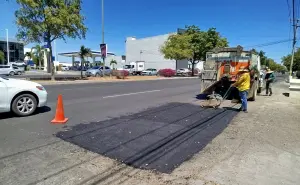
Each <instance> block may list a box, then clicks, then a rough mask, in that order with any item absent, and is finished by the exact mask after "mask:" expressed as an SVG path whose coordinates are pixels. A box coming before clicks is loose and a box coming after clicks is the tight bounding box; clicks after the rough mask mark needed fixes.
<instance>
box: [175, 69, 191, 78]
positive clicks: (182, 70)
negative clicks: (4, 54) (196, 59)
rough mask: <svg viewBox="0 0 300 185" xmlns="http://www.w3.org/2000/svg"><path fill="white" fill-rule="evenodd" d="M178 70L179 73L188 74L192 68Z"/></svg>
mask: <svg viewBox="0 0 300 185" xmlns="http://www.w3.org/2000/svg"><path fill="white" fill-rule="evenodd" d="M176 72H177V75H182V76H188V75H189V72H190V70H189V69H187V68H181V69H178V70H177V71H176Z"/></svg>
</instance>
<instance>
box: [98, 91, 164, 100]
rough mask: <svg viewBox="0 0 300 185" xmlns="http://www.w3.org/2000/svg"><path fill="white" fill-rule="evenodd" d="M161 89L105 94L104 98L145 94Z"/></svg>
mask: <svg viewBox="0 0 300 185" xmlns="http://www.w3.org/2000/svg"><path fill="white" fill-rule="evenodd" d="M159 91H161V90H152V91H142V92H135V93H128V94H116V95H111V96H103V97H102V98H103V99H106V98H115V97H120V96H130V95H135V94H145V93H151V92H159Z"/></svg>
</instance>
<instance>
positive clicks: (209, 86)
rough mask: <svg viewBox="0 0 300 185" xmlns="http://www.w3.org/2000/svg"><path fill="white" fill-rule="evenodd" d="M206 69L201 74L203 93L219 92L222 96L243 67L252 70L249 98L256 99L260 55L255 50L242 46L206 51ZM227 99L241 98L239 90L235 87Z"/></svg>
mask: <svg viewBox="0 0 300 185" xmlns="http://www.w3.org/2000/svg"><path fill="white" fill-rule="evenodd" d="M203 67H204V69H203V71H202V73H201V74H200V75H199V78H200V79H201V85H200V89H201V94H202V95H210V94H219V95H221V96H222V97H223V96H224V94H225V93H226V92H228V89H229V88H230V85H231V84H232V83H234V82H235V81H236V80H237V78H238V71H239V69H240V68H241V67H246V68H248V69H249V70H250V76H251V88H250V90H249V93H248V99H249V100H252V101H255V98H256V95H257V92H258V91H259V77H260V73H259V72H260V70H261V65H260V57H259V55H258V53H256V52H255V51H254V50H250V51H246V50H244V49H243V47H242V46H237V47H232V48H216V49H214V50H212V51H209V52H207V53H206V61H205V62H204V66H203ZM227 99H231V100H239V95H238V90H237V89H234V90H233V91H232V92H231V93H230V95H229V96H228V97H227Z"/></svg>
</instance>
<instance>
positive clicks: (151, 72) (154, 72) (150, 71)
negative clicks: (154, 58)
mask: <svg viewBox="0 0 300 185" xmlns="http://www.w3.org/2000/svg"><path fill="white" fill-rule="evenodd" d="M142 75H149V76H152V75H157V70H156V69H153V68H149V69H146V70H144V71H142Z"/></svg>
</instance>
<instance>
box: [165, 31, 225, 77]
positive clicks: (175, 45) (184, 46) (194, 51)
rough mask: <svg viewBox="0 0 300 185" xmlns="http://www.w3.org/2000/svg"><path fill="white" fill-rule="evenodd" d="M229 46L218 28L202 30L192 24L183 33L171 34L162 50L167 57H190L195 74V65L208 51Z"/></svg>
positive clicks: (203, 58)
mask: <svg viewBox="0 0 300 185" xmlns="http://www.w3.org/2000/svg"><path fill="white" fill-rule="evenodd" d="M227 46H228V41H227V39H226V38H223V37H221V35H220V33H219V32H217V31H216V28H210V29H208V30H207V31H201V30H200V29H199V27H197V26H194V25H192V26H186V31H185V32H184V33H182V34H177V35H171V36H170V37H169V38H168V40H167V41H166V42H165V44H164V45H163V46H162V47H161V49H160V50H161V53H163V54H164V57H165V58H167V59H174V60H184V59H188V60H189V61H190V62H191V64H192V76H193V75H194V68H195V65H196V64H197V63H198V62H199V61H201V60H205V58H206V52H208V51H210V50H212V49H214V48H223V47H227Z"/></svg>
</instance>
